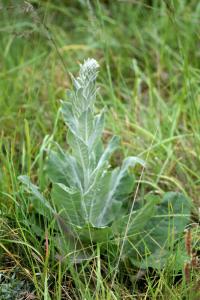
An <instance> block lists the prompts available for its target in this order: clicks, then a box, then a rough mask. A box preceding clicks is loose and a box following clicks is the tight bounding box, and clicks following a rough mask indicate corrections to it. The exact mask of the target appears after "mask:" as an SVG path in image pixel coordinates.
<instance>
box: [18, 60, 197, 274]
mask: <svg viewBox="0 0 200 300" xmlns="http://www.w3.org/2000/svg"><path fill="white" fill-rule="evenodd" d="M98 70H99V64H98V63H97V61H96V60H95V59H87V60H86V61H85V62H84V63H83V64H82V65H80V72H79V75H78V77H77V78H74V77H73V76H72V75H71V78H72V82H73V89H72V90H70V91H68V92H67V101H62V102H61V108H60V109H61V112H62V117H63V119H64V122H65V124H66V126H67V128H68V134H67V142H68V150H67V151H66V150H64V149H62V148H61V147H60V146H59V145H58V144H57V143H55V142H54V143H53V144H52V145H53V146H51V147H50V149H49V148H48V149H47V159H46V166H45V170H44V176H46V175H47V178H48V180H49V181H50V182H51V186H52V188H51V192H50V199H49V200H47V199H46V198H45V197H44V196H43V194H42V193H41V192H40V191H39V188H38V187H37V186H36V185H34V184H33V183H31V181H30V179H29V177H28V176H26V175H23V176H20V177H19V180H20V181H21V182H22V184H23V185H22V192H24V190H26V192H28V194H30V195H31V197H30V201H32V206H33V207H35V210H36V211H37V213H38V214H43V217H47V216H51V218H54V219H55V220H56V223H57V225H58V226H57V227H58V228H59V230H57V231H56V235H57V240H58V241H59V242H58V251H59V249H65V250H64V252H65V251H67V247H65V248H64V247H62V245H63V244H64V243H63V241H66V244H67V245H68V249H70V250H77V247H79V249H80V251H81V249H82V248H84V247H85V246H86V245H87V247H88V248H90V246H92V247H94V245H96V244H99V245H101V249H102V251H103V249H104V246H103V245H105V244H106V248H107V249H108V245H111V247H112V251H113V249H116V251H118V254H119V249H121V251H120V256H121V257H122V259H127V258H128V259H130V260H131V262H132V263H133V264H135V265H138V266H140V267H142V268H147V267H154V268H159V267H162V266H163V265H164V263H165V262H166V260H167V259H168V258H169V253H170V251H169V249H173V248H174V247H175V246H176V245H177V243H178V240H179V239H180V237H181V234H182V233H183V231H184V228H185V226H186V225H187V223H188V222H189V218H190V207H191V204H190V201H189V200H188V199H187V198H186V197H185V196H183V195H182V194H180V193H174V192H168V193H166V194H165V195H162V196H158V195H156V196H154V195H150V196H147V197H145V199H143V201H141V202H140V201H138V202H137V209H135V207H134V205H131V210H130V209H129V207H130V205H128V202H129V201H128V200H129V199H130V195H132V194H133V190H134V182H135V180H134V178H135V177H134V174H133V170H132V169H133V168H134V167H135V166H136V164H139V165H141V166H142V168H144V166H145V163H144V161H143V160H142V159H140V158H138V157H135V156H130V157H126V158H125V159H124V160H123V162H122V165H121V166H120V167H116V168H112V167H111V164H110V158H111V156H112V154H113V153H114V152H115V151H116V149H118V148H119V146H120V138H119V137H117V136H113V137H112V138H111V140H110V141H109V142H108V144H107V146H106V147H105V146H104V144H103V142H102V135H103V130H104V122H105V120H104V116H105V111H104V110H102V111H101V112H100V113H98V114H97V113H96V110H95V100H96V94H97V88H96V78H97V75H98ZM26 195H27V194H26ZM27 196H28V195H27ZM28 197H29V196H28ZM38 202H39V203H40V206H38V204H37V203H38ZM42 211H46V212H47V213H46V215H45V214H44V213H42ZM66 232H67V234H66ZM71 237H73V242H72V239H71ZM77 245H79V246H77ZM66 254H67V253H66ZM116 254H117V253H116ZM80 260H81V259H80ZM80 260H79V261H80Z"/></svg>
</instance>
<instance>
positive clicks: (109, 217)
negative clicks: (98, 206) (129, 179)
mask: <svg viewBox="0 0 200 300" xmlns="http://www.w3.org/2000/svg"><path fill="white" fill-rule="evenodd" d="M136 164H141V165H144V161H143V160H141V159H139V158H137V157H127V158H126V159H125V160H124V162H123V164H122V167H121V168H120V169H119V168H117V169H115V170H114V171H113V172H112V176H111V181H110V186H109V191H108V193H107V195H106V197H104V198H103V201H104V207H103V209H102V210H101V211H100V212H99V216H98V219H97V221H96V226H97V227H104V226H105V225H107V224H109V223H110V222H111V221H113V220H114V218H115V217H117V213H118V210H119V208H120V207H121V205H122V203H120V202H117V201H116V199H117V198H118V196H119V195H118V194H117V191H119V190H120V185H121V184H122V182H123V179H124V177H125V176H127V171H128V169H129V167H135V165H136ZM112 211H113V212H112ZM114 212H116V215H115V213H114ZM114 215H115V216H114Z"/></svg>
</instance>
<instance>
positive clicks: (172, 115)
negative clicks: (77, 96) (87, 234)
mask: <svg viewBox="0 0 200 300" xmlns="http://www.w3.org/2000/svg"><path fill="white" fill-rule="evenodd" d="M0 15H1V17H0V57H1V60H0V111H1V115H0V134H1V137H0V192H1V196H0V282H1V283H0V284H1V287H0V299H1V300H4V299H61V298H62V299H86V300H89V299H99V300H100V299H101V300H103V299H174V300H175V299H189V300H190V299H199V298H195V297H198V296H195V295H197V290H198V289H200V287H199V285H200V283H199V280H200V276H199V273H198V272H197V271H194V275H191V280H190V282H186V281H187V280H184V276H185V275H184V274H183V276H182V275H181V273H180V274H179V276H176V278H175V279H174V276H172V273H173V264H171V265H167V266H166V267H165V268H164V269H163V270H161V271H159V272H155V271H153V270H150V271H149V272H147V273H145V274H144V275H143V276H142V275H141V279H140V280H136V279H135V276H136V274H137V276H140V275H138V270H137V269H136V268H135V269H134V268H130V267H128V268H127V269H126V268H124V267H123V266H120V267H119V272H118V275H117V277H116V281H115V284H114V286H113V287H112V288H111V286H110V282H111V278H110V277H109V276H106V273H107V272H108V270H109V262H108V261H107V260H105V261H104V258H102V257H101V256H100V253H99V252H98V249H97V253H96V255H95V259H94V260H92V261H90V262H89V263H88V264H85V265H83V266H81V267H80V266H78V267H77V268H76V267H74V269H73V268H72V269H71V270H70V271H68V272H66V269H65V266H64V267H63V265H62V263H60V262H59V261H58V259H56V253H55V256H54V253H53V254H52V252H53V251H54V246H53V242H51V243H50V244H49V251H50V252H51V256H48V255H46V256H45V247H44V241H40V240H37V238H35V237H34V234H33V233H31V231H29V229H28V228H29V226H28V225H27V224H28V221H29V222H30V220H29V219H28V213H27V211H20V212H19V209H16V207H20V205H21V204H20V203H19V199H18V196H17V192H18V190H19V182H18V180H17V177H18V175H20V174H29V175H30V174H31V177H32V178H33V179H34V180H36V179H37V176H40V174H41V173H40V172H42V167H43V161H42V159H41V160H40V159H38V153H39V151H40V148H41V145H42V143H43V141H44V137H45V136H47V135H51V134H52V132H54V137H55V139H56V141H57V142H59V143H60V144H61V145H63V146H64V145H65V143H66V138H65V135H66V128H65V127H64V126H63V123H62V121H60V120H57V119H56V118H57V111H58V108H59V105H60V101H59V100H60V99H66V89H67V88H70V86H71V81H70V77H69V72H71V73H73V74H76V73H77V71H78V63H79V62H82V61H83V60H84V59H86V58H88V57H94V58H95V59H96V60H97V61H98V62H99V64H100V73H99V77H98V85H99V87H100V92H99V95H98V101H97V106H98V108H99V109H100V108H101V107H103V106H106V107H107V113H106V131H105V133H104V137H105V141H106V139H107V137H109V136H110V135H113V134H117V135H119V136H121V137H122V147H121V151H119V152H117V154H116V155H115V156H114V158H113V159H114V160H115V163H116V164H118V161H120V160H121V157H123V156H126V155H137V156H139V157H142V158H143V159H146V158H147V154H148V159H147V164H148V167H147V168H146V169H145V172H144V175H143V177H142V179H141V182H140V183H141V184H140V189H139V196H140V197H142V195H144V194H145V193H147V192H149V191H154V192H160V193H162V192H164V191H180V192H182V193H183V194H185V195H186V196H187V197H189V198H191V199H192V201H193V203H194V204H195V207H194V208H193V213H192V216H191V223H198V221H199V206H200V199H199V193H200V172H199V170H200V122H199V120H200V118H199V116H200V93H199V92H200V88H199V81H200V80H199V78H200V76H199V75H200V70H199V67H200V48H199V21H200V3H199V1H197V0H190V1H186V0H163V1H156V0H155V1H147V0H146V1H145V0H143V1H142V0H141V1H134V0H133V1H132V0H122V1H117V0H116V1H98V0H94V1H84V0H79V1H78V0H77V1H67V0H66V1H59V0H54V1H53V0H50V1H43V0H41V1H39V0H33V1H20V0H19V1H7V0H6V1H3V0H2V1H0ZM38 174H39V175H38ZM137 178H138V179H139V171H138V175H137ZM27 209H28V208H27ZM195 232H197V234H198V232H199V229H198V227H197V226H196V227H195ZM49 234H50V233H49ZM194 244H195V246H194V247H195V249H194V251H197V252H198V249H199V248H198V247H199V246H198V244H199V237H198V235H197V236H196V237H195V243H194ZM53 256H54V257H55V260H52V257H53ZM183 269H184V265H183ZM183 273H184V272H183ZM94 286H97V288H94ZM17 295H18V296H17ZM17 297H18V298H17ZM20 297H21V298H20ZM23 297H24V298H23ZM28 297H29V298H28Z"/></svg>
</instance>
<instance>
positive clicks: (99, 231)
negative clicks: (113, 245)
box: [77, 223, 113, 246]
mask: <svg viewBox="0 0 200 300" xmlns="http://www.w3.org/2000/svg"><path fill="white" fill-rule="evenodd" d="M77 233H78V235H79V238H80V239H81V241H83V242H86V243H92V242H94V243H97V242H98V243H102V245H103V246H105V245H104V244H105V243H107V242H108V241H110V240H111V238H112V237H113V231H112V228H111V227H102V228H96V227H94V226H92V224H90V223H87V224H85V225H84V226H83V227H82V228H77Z"/></svg>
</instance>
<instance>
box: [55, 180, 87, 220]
mask: <svg viewBox="0 0 200 300" xmlns="http://www.w3.org/2000/svg"><path fill="white" fill-rule="evenodd" d="M51 196H52V199H53V201H54V203H55V206H56V208H57V211H58V213H59V214H60V216H61V217H62V218H63V219H64V220H65V221H66V223H67V224H70V225H77V226H82V225H83V224H84V223H85V220H84V218H83V215H84V207H83V205H82V201H81V194H80V192H79V191H78V190H75V189H72V188H68V187H67V186H65V185H64V184H62V183H54V184H53V189H52V192H51Z"/></svg>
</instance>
